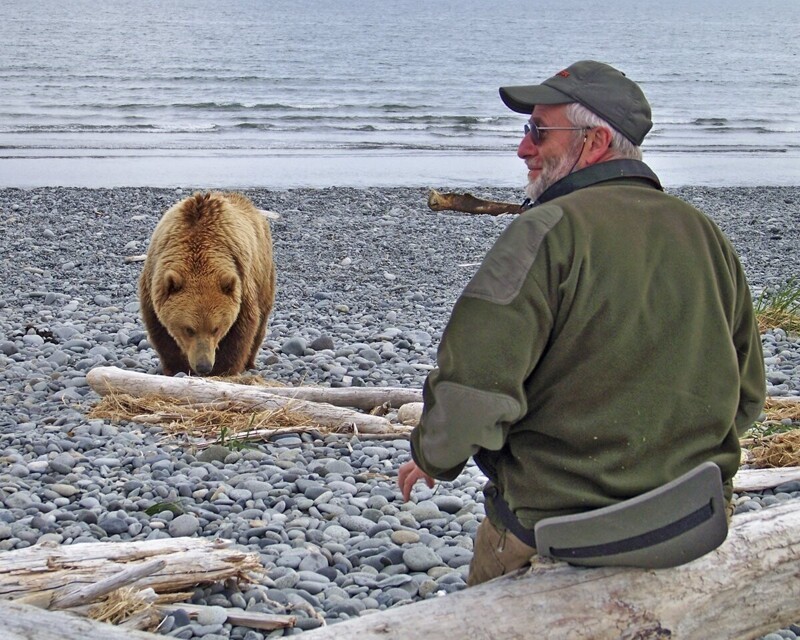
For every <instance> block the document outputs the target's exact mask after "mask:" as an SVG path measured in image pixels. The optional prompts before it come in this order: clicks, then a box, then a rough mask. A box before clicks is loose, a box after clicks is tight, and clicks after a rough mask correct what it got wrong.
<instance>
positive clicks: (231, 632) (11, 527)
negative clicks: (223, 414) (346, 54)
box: [0, 187, 800, 640]
mask: <svg viewBox="0 0 800 640" xmlns="http://www.w3.org/2000/svg"><path fill="white" fill-rule="evenodd" d="M440 190H443V191H447V190H458V189H457V188H452V189H448V188H446V187H443V188H441V189H440ZM194 191H195V189H193V188H191V187H187V188H183V189H148V188H118V189H80V188H36V189H11V188H8V189H0V233H1V234H2V240H3V243H2V244H3V249H2V257H0V397H2V409H0V553H3V552H4V551H10V550H14V549H21V548H25V547H28V546H30V545H34V544H38V543H42V542H45V541H51V542H55V543H59V544H80V543H84V542H95V541H130V540H148V539H157V538H165V537H178V536H204V537H210V538H224V539H228V540H232V541H234V542H235V543H236V544H238V545H241V546H242V548H245V549H247V550H248V551H252V552H255V553H257V554H259V556H260V558H261V561H262V564H263V566H264V568H265V576H266V578H265V579H264V581H263V583H262V584H260V585H252V586H244V587H242V588H240V587H239V586H238V585H236V584H229V583H218V584H214V585H211V586H208V587H197V588H196V589H195V591H194V594H193V597H192V600H191V602H192V603H196V604H205V605H211V607H212V608H211V609H209V610H208V611H207V612H206V613H205V614H204V615H203V616H201V618H200V619H191V620H190V618H189V616H188V614H187V613H186V611H184V610H182V609H181V608H180V606H179V605H176V606H175V611H174V612H173V613H172V614H171V615H169V616H168V617H167V618H166V619H165V621H164V624H162V626H161V628H160V629H159V633H162V634H165V635H166V636H170V637H177V638H184V639H186V640H188V639H190V638H197V639H202V640H228V639H231V640H262V639H263V638H273V637H282V636H288V635H297V634H302V633H303V632H304V631H306V630H309V629H313V628H317V627H319V626H322V625H323V624H335V623H337V622H339V621H342V620H346V619H348V618H352V617H356V616H362V615H370V614H371V613H374V612H378V611H381V610H385V609H387V608H390V607H397V606H402V605H405V604H408V603H412V602H415V601H419V600H423V599H427V598H436V597H443V596H445V595H446V594H448V593H452V592H455V591H459V590H461V589H464V588H465V587H466V582H465V581H466V575H467V569H468V565H469V561H470V559H471V557H472V545H473V539H474V535H475V531H476V529H477V527H478V525H479V523H480V521H481V520H482V518H483V516H484V511H483V502H482V494H481V487H482V485H483V480H484V478H483V477H482V476H481V474H480V472H479V471H478V470H477V468H476V467H474V465H472V464H470V465H468V466H467V468H466V470H465V471H464V473H462V475H461V476H460V477H459V478H458V479H456V480H455V481H453V482H448V483H440V484H438V485H437V487H436V488H435V489H429V488H428V487H426V486H425V485H424V483H418V484H417V486H416V487H415V490H414V495H413V499H412V500H411V501H410V502H408V503H405V502H403V500H402V497H401V496H400V492H399V490H398V488H397V485H396V474H397V468H398V467H399V465H400V464H402V463H403V462H405V461H406V460H408V459H409V457H410V453H409V443H408V440H406V439H404V438H395V439H389V438H387V439H381V440H373V439H359V438H358V437H357V436H344V435H326V434H321V433H317V432H313V431H311V432H307V433H303V434H299V435H298V434H286V435H282V436H278V437H274V438H273V439H271V440H268V441H266V442H257V443H255V444H254V445H253V446H252V447H247V448H224V447H210V448H207V449H198V448H196V447H192V446H189V445H187V444H186V442H185V441H183V440H181V439H179V438H176V437H169V434H167V433H165V431H164V430H163V428H162V427H159V426H153V425H147V424H138V423H134V422H120V423H114V422H111V421H107V420H100V419H93V418H90V417H88V414H89V411H90V410H91V408H92V406H94V405H95V404H96V403H97V402H98V401H99V396H98V395H97V394H96V393H95V392H94V391H92V389H91V388H90V387H89V386H88V384H87V381H86V375H87V372H89V371H90V370H91V369H93V368H95V367H99V366H116V367H120V368H122V369H126V370H130V371H137V372H141V373H159V362H158V357H157V355H156V353H155V351H154V350H153V349H152V347H151V346H150V344H149V343H148V341H147V335H146V333H145V331H144V327H143V324H142V322H141V319H140V317H139V305H138V299H137V281H138V277H139V273H140V272H141V266H142V264H141V262H127V261H126V260H125V258H126V257H128V256H133V255H138V254H143V253H145V251H146V250H147V243H148V239H149V237H150V234H151V233H152V231H153V228H154V227H155V224H156V223H157V222H158V220H159V218H160V216H161V214H162V213H163V212H164V211H165V210H166V209H167V208H168V207H169V206H171V205H172V204H174V203H175V202H176V201H178V200H180V199H181V198H183V197H186V196H188V195H190V194H191V193H193V192H194ZM669 191H670V192H671V193H673V194H674V195H677V196H679V197H681V198H683V199H685V200H687V201H689V202H691V203H692V204H694V205H695V206H696V207H698V208H700V209H701V210H703V211H704V212H705V213H706V214H707V215H709V216H710V217H711V218H712V219H713V220H714V221H715V222H717V224H718V225H719V226H720V227H721V228H722V230H723V231H724V232H725V233H726V234H727V236H728V237H729V238H730V240H731V242H732V243H733V245H734V246H735V247H736V249H737V250H738V252H739V254H740V257H741V260H742V264H743V265H744V268H745V271H746V273H747V276H748V280H749V283H750V286H751V289H752V291H753V295H754V298H757V297H758V295H759V294H760V293H761V291H763V290H765V289H767V290H769V289H774V288H776V287H780V286H781V285H783V284H785V283H786V282H787V281H788V280H789V279H791V278H795V281H796V282H797V281H798V280H800V251H798V247H799V246H800V187H731V188H709V187H682V188H674V189H669ZM242 193H244V194H245V195H247V196H248V197H250V198H251V199H252V200H253V202H254V203H255V205H256V206H257V207H260V208H262V209H267V210H270V211H273V212H275V213H277V214H278V216H279V217H278V219H276V220H273V221H272V222H271V226H272V235H273V244H274V254H275V262H276V269H277V273H278V285H277V297H276V301H275V307H274V310H273V313H272V316H271V318H270V322H269V327H268V332H267V337H266V340H265V342H264V345H263V348H262V350H261V353H260V355H259V357H258V359H257V367H256V370H255V371H254V372H253V373H254V374H257V375H259V376H261V377H263V378H265V379H267V380H270V381H275V382H278V383H281V384H284V385H299V384H304V385H322V386H335V387H362V386H392V387H407V388H417V389H418V388H421V387H422V384H423V381H424V380H425V377H426V375H427V374H428V372H429V371H430V370H431V369H432V368H433V367H434V366H435V364H436V349H437V347H438V344H439V340H440V338H441V334H442V331H443V329H444V327H445V324H446V322H447V319H448V315H449V312H450V309H451V307H452V305H453V303H454V302H455V300H456V298H457V297H458V295H459V293H460V291H461V289H462V288H463V287H464V285H465V284H466V283H467V281H468V280H469V278H470V277H471V276H472V274H473V273H474V272H475V270H476V269H477V267H478V264H479V263H480V261H481V259H482V257H483V255H484V254H485V252H486V251H487V250H488V249H489V247H490V246H491V245H492V243H493V242H494V240H495V239H496V238H497V237H498V236H499V234H500V233H501V232H502V231H503V229H505V227H506V226H507V225H508V224H509V222H510V221H511V220H512V216H508V215H506V216H498V217H490V216H476V215H470V214H464V213H455V212H439V213H435V212H432V211H430V210H429V209H428V207H427V189H422V188H388V189H378V188H326V189H291V190H264V189H243V190H242ZM472 193H473V194H474V195H476V196H479V197H483V198H488V199H495V200H503V201H510V202H518V201H520V200H521V198H520V191H519V190H515V189H506V188H503V189H483V190H478V189H476V190H473V191H472ZM763 349H764V362H765V367H766V371H767V381H768V394H769V395H770V396H774V397H796V396H800V339H798V337H797V336H791V335H787V334H786V333H785V332H784V331H782V330H780V329H775V330H769V331H767V332H766V333H765V334H764V335H763ZM787 500H800V482H788V483H785V484H784V485H782V486H779V487H776V488H775V489H774V490H768V491H765V492H762V493H753V494H741V495H735V502H736V505H737V507H736V512H737V513H742V512H746V511H753V510H759V509H765V508H769V507H770V506H771V505H774V504H778V503H783V502H785V501H787ZM167 503H169V504H177V505H179V506H180V509H173V510H170V509H165V510H164V511H160V512H155V513H154V507H156V506H157V505H159V504H167ZM217 607H220V608H226V607H239V608H243V609H247V610H250V611H255V612H265V613H279V614H286V613H291V614H292V615H296V616H297V619H298V621H297V625H296V627H294V628H292V629H279V630H276V631H272V632H268V631H257V630H254V629H249V628H247V627H241V626H232V625H231V624H230V623H227V622H224V620H225V615H224V611H222V612H220V611H219V610H218V609H216V608H217ZM797 623H798V624H797V625H792V626H790V627H788V628H784V629H776V630H775V631H774V632H772V633H770V634H768V635H767V636H764V638H765V640H778V639H779V638H784V639H787V640H791V639H793V638H800V620H798V621H797ZM708 637H717V636H715V634H714V632H713V630H709V635H708Z"/></svg>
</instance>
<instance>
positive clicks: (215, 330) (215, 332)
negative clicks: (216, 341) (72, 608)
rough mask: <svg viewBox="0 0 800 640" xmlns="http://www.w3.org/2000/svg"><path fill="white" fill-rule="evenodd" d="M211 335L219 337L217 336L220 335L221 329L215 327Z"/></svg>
mask: <svg viewBox="0 0 800 640" xmlns="http://www.w3.org/2000/svg"><path fill="white" fill-rule="evenodd" d="M211 333H213V334H214V335H217V334H218V333H219V327H214V328H213V329H212V330H211Z"/></svg>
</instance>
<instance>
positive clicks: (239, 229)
mask: <svg viewBox="0 0 800 640" xmlns="http://www.w3.org/2000/svg"><path fill="white" fill-rule="evenodd" d="M274 300H275V266H274V264H273V259H272V236H271V234H270V229H269V223H268V222H267V220H266V218H265V217H264V216H263V215H262V214H261V213H260V212H259V210H258V209H256V208H255V206H253V203H252V202H250V200H248V199H247V198H246V197H245V196H243V195H241V194H238V193H206V194H201V193H196V194H194V195H192V196H191V197H189V198H186V199H184V200H181V201H180V202H178V203H177V204H175V205H174V206H173V207H171V208H170V209H169V210H168V211H167V212H166V213H165V214H164V215H163V217H162V218H161V220H160V221H159V223H158V224H157V225H156V228H155V230H154V231H153V235H152V237H151V239H150V246H149V247H148V250H147V258H146V259H145V262H144V268H143V270H142V275H141V277H140V278H139V305H140V309H141V313H142V319H143V321H144V325H145V328H146V329H147V334H148V337H149V339H150V343H151V344H152V345H153V347H154V348H155V350H156V351H157V352H158V355H159V357H160V358H161V365H162V368H163V371H164V374H165V375H174V374H175V373H177V372H179V371H183V372H185V373H190V372H194V373H196V374H200V375H213V376H222V375H233V374H237V373H241V372H242V371H244V370H245V369H252V368H253V367H254V366H255V358H256V354H257V353H258V350H259V348H260V347H261V343H262V342H263V341H264V334H265V333H266V328H267V318H268V317H269V314H270V311H271V310H272V304H273V302H274Z"/></svg>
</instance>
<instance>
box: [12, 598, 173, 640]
mask: <svg viewBox="0 0 800 640" xmlns="http://www.w3.org/2000/svg"><path fill="white" fill-rule="evenodd" d="M0 620H2V623H0V628H2V630H1V631H0V637H2V638H3V640H164V636H163V635H156V634H155V633H147V632H146V631H137V630H133V629H127V628H121V627H117V626H114V625H113V624H107V623H104V622H97V621H95V620H90V619H88V618H82V617H81V616H77V615H75V614H72V613H68V612H65V611H45V610H43V609H40V608H38V607H34V606H33V605H29V604H23V603H21V602H14V601H8V600H6V601H3V600H0Z"/></svg>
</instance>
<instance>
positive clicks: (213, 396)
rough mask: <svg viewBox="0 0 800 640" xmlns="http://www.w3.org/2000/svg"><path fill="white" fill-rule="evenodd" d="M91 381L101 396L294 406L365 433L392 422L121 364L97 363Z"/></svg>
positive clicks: (386, 428)
mask: <svg viewBox="0 0 800 640" xmlns="http://www.w3.org/2000/svg"><path fill="white" fill-rule="evenodd" d="M86 380H87V382H88V383H89V385H90V386H91V387H92V389H94V390H95V391H96V392H97V393H98V394H100V395H101V396H104V395H107V394H109V393H127V394H129V395H132V396H147V395H159V396H164V397H168V398H173V399H176V400H183V401H186V402H213V401H219V400H227V401H230V402H232V403H235V404H237V405H239V406H242V407H246V408H248V409H259V410H262V411H266V410H279V409H286V408H290V409H291V410H292V411H296V412H298V413H304V414H306V415H307V416H308V417H309V419H310V420H312V421H313V422H314V423H316V424H318V425H321V426H326V427H344V426H347V425H352V426H354V428H355V429H356V431H359V432H363V433H390V432H392V429H393V427H392V423H391V422H389V421H388V420H387V419H386V418H382V417H380V416H373V415H369V414H365V413H359V412H357V411H351V410H349V409H345V408H342V407H334V406H333V405H330V404H327V403H322V402H308V401H305V400H297V399H295V398H292V397H288V398H287V397H282V396H278V395H275V394H274V393H270V391H269V390H270V387H253V386H250V385H242V384H232V383H230V382H220V381H216V380H207V379H204V378H195V377H184V378H174V377H170V376H158V375H150V374H146V373H139V372H137V371H125V370H123V369H119V368H117V367H97V368H95V369H92V370H91V371H89V373H88V374H87V376H86Z"/></svg>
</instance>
